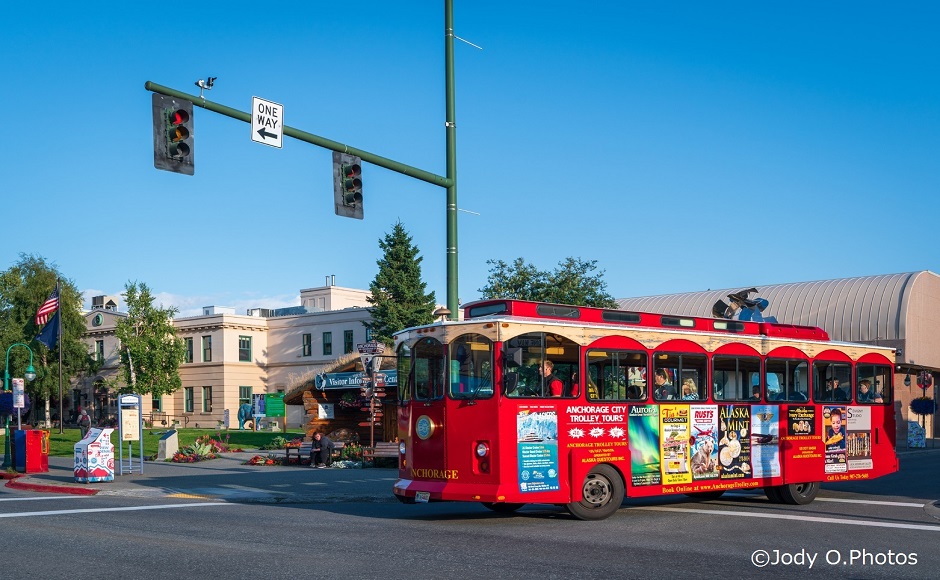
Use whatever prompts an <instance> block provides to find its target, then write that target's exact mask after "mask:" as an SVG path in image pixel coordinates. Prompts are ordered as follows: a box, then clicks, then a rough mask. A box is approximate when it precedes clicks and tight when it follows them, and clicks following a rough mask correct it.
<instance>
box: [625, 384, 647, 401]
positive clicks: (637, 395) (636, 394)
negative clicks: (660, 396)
mask: <svg viewBox="0 0 940 580" xmlns="http://www.w3.org/2000/svg"><path fill="white" fill-rule="evenodd" d="M627 398H628V399H633V400H639V399H642V398H643V389H642V388H641V387H640V386H639V385H630V386H629V387H627Z"/></svg>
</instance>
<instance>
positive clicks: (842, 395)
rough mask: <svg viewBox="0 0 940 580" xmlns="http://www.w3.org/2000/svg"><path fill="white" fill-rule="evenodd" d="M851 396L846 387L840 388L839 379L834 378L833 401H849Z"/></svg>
mask: <svg viewBox="0 0 940 580" xmlns="http://www.w3.org/2000/svg"><path fill="white" fill-rule="evenodd" d="M850 398H851V397H849V394H848V393H846V392H845V390H844V389H841V388H839V379H837V378H833V379H832V400H833V401H848V400H849V399H850Z"/></svg>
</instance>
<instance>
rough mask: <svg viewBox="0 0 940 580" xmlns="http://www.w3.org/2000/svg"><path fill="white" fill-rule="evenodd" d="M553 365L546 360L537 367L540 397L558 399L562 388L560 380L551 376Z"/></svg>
mask: <svg viewBox="0 0 940 580" xmlns="http://www.w3.org/2000/svg"><path fill="white" fill-rule="evenodd" d="M554 368H555V363H553V362H552V361H550V360H546V361H545V362H543V363H542V364H541V365H540V366H539V375H541V376H542V396H544V397H560V396H561V393H562V390H563V389H564V386H563V384H562V382H561V379H559V378H558V377H556V376H555V375H554V374H552V369H554Z"/></svg>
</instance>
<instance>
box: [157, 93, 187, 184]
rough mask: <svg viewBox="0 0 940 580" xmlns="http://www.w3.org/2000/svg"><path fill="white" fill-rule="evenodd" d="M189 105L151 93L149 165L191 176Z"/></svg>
mask: <svg viewBox="0 0 940 580" xmlns="http://www.w3.org/2000/svg"><path fill="white" fill-rule="evenodd" d="M194 153H195V152H194V151H193V104H192V103H191V102H189V101H186V100H183V99H174V98H173V97H167V96H165V95H159V94H157V93H154V94H153V166H154V167H156V168H157V169H163V170H166V171H173V172H175V173H185V174H186V175H192V174H193V171H194V169H195V163H194Z"/></svg>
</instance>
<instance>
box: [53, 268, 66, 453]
mask: <svg viewBox="0 0 940 580" xmlns="http://www.w3.org/2000/svg"><path fill="white" fill-rule="evenodd" d="M55 288H56V291H58V290H59V279H58V278H56V279H55ZM59 314H60V315H61V314H62V295H61V294H59ZM63 318H64V317H62V316H59V345H58V346H59V435H61V434H62V433H64V432H65V427H64V423H65V417H64V415H63V413H64V408H63V406H62V320H63Z"/></svg>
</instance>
